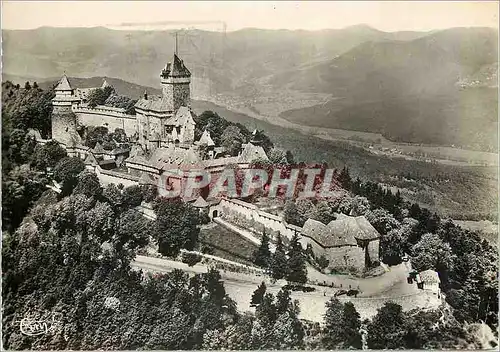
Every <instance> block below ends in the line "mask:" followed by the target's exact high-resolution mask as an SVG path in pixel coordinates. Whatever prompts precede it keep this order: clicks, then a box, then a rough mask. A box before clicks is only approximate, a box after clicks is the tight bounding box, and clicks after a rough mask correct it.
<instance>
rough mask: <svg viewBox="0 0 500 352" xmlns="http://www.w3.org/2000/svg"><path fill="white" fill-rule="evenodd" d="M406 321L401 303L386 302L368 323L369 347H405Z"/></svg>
mask: <svg viewBox="0 0 500 352" xmlns="http://www.w3.org/2000/svg"><path fill="white" fill-rule="evenodd" d="M406 334H407V332H406V323H405V317H404V314H403V310H402V308H401V306H400V305H399V304H395V303H392V302H388V303H386V304H385V305H384V306H383V307H382V308H380V309H379V310H378V312H377V314H376V315H375V316H374V317H373V319H372V321H371V322H370V323H369V324H368V341H367V342H368V347H369V348H371V349H401V348H404V347H405V340H404V339H405V336H406Z"/></svg>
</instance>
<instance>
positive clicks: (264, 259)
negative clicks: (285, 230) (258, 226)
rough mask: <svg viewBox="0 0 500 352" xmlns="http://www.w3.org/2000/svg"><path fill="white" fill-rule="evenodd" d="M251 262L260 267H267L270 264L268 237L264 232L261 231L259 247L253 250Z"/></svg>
mask: <svg viewBox="0 0 500 352" xmlns="http://www.w3.org/2000/svg"><path fill="white" fill-rule="evenodd" d="M253 262H254V264H255V265H258V266H260V267H261V268H266V269H268V268H269V267H270V264H271V251H270V250H269V237H268V236H267V234H266V232H265V231H264V232H263V233H262V240H261V241H260V246H259V248H258V249H257V250H256V251H255V252H254V255H253Z"/></svg>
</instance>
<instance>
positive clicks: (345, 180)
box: [339, 166, 351, 190]
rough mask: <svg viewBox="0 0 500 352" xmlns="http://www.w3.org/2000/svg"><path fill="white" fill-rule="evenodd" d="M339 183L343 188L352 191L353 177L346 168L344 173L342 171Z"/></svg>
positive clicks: (343, 170)
mask: <svg viewBox="0 0 500 352" xmlns="http://www.w3.org/2000/svg"><path fill="white" fill-rule="evenodd" d="M339 182H340V184H341V186H342V188H344V189H347V190H350V189H351V176H350V175H349V169H348V168H347V167H346V166H344V168H343V169H342V171H340V175H339Z"/></svg>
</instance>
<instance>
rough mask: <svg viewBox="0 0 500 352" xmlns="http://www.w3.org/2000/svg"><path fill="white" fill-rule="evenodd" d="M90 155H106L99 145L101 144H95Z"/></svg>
mask: <svg viewBox="0 0 500 352" xmlns="http://www.w3.org/2000/svg"><path fill="white" fill-rule="evenodd" d="M92 153H94V154H97V155H99V154H105V153H106V151H105V150H104V148H103V146H102V145H101V143H99V142H97V143H96V144H95V147H94V149H92Z"/></svg>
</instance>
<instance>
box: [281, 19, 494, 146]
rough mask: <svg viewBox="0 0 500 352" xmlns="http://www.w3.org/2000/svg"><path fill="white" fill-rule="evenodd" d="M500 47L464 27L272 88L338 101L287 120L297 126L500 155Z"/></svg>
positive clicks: (488, 34) (369, 51) (333, 64)
mask: <svg viewBox="0 0 500 352" xmlns="http://www.w3.org/2000/svg"><path fill="white" fill-rule="evenodd" d="M497 40H498V33H497V32H496V31H494V30H492V29H489V28H477V29H462V28H458V29H450V30H445V31H440V32H435V33H432V34H429V35H428V36H425V37H422V38H418V39H415V40H412V41H406V42H401V41H385V42H369V43H364V44H361V45H359V46H357V47H355V48H353V49H352V50H350V51H348V52H347V53H344V54H342V55H340V56H338V57H337V58H335V59H333V60H330V61H328V62H325V63H320V64H317V65H313V66H311V67H308V68H305V69H303V70H300V71H298V72H297V74H295V75H292V74H290V72H289V73H288V74H287V73H283V74H280V75H275V76H274V77H273V79H272V80H271V84H272V85H274V86H275V87H282V86H287V87H290V88H292V89H297V90H303V91H308V92H309V91H316V92H321V93H330V94H331V95H332V99H331V100H330V101H329V102H327V103H325V104H322V105H316V106H313V107H307V108H300V109H295V110H290V111H285V112H282V113H281V116H282V117H284V118H286V119H288V120H290V121H293V122H297V123H302V124H305V123H307V124H309V125H314V126H322V127H332V128H340V129H351V130H359V131H367V132H379V133H382V134H383V135H384V137H386V138H388V139H391V140H394V141H405V142H414V143H428V144H440V145H452V144H455V145H460V146H463V147H467V148H472V149H482V150H491V151H495V150H496V145H497V133H496V131H497V115H498V98H497V95H498V86H497V71H498V64H497V61H498V56H497V50H498V46H497Z"/></svg>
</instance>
